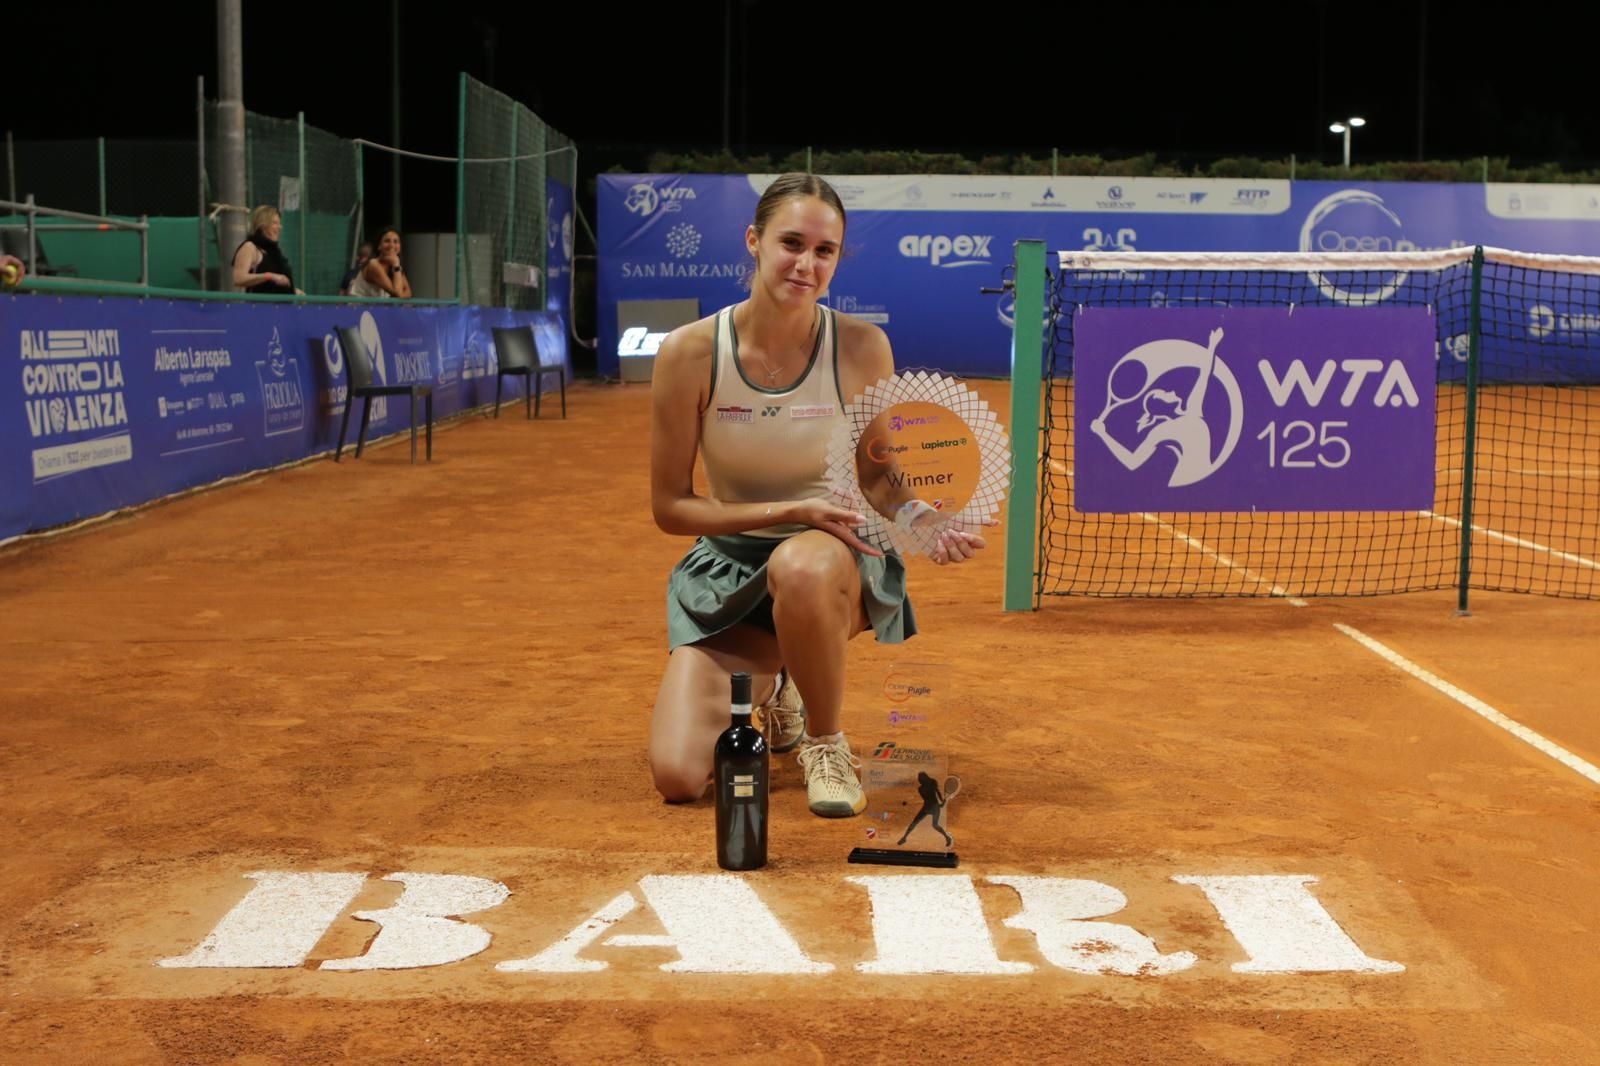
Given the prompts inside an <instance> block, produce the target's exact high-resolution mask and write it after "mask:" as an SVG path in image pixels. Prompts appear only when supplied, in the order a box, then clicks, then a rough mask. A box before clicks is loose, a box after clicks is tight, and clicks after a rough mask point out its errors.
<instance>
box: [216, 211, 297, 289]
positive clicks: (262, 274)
mask: <svg viewBox="0 0 1600 1066" xmlns="http://www.w3.org/2000/svg"><path fill="white" fill-rule="evenodd" d="M282 232H283V216H281V215H280V214H278V209H277V208H276V207H272V206H270V205H267V204H262V205H261V206H260V207H258V208H256V209H255V210H254V211H252V212H250V236H248V237H246V238H245V241H244V243H243V244H241V245H239V247H238V249H237V250H235V251H234V253H233V284H234V287H235V288H237V289H239V290H240V291H241V292H249V293H257V294H268V295H273V294H275V295H282V296H292V295H295V294H299V295H302V296H303V295H305V294H304V293H301V292H300V290H299V289H297V288H295V287H294V277H293V275H291V274H290V273H289V257H288V256H286V255H284V254H283V249H282V248H279V247H278V235H279V234H281V233H282Z"/></svg>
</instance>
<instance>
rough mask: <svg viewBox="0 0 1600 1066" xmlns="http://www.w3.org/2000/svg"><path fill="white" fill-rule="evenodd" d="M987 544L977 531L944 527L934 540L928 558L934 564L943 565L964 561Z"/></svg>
mask: <svg viewBox="0 0 1600 1066" xmlns="http://www.w3.org/2000/svg"><path fill="white" fill-rule="evenodd" d="M988 546H989V542H988V541H986V540H984V539H983V537H982V536H980V535H979V534H977V533H968V532H967V531H965V530H962V529H946V530H944V531H943V532H941V533H940V534H939V539H938V540H937V541H935V542H934V545H933V550H932V551H931V552H929V553H928V558H930V559H932V560H933V561H934V563H935V564H937V565H939V566H943V565H944V564H945V563H964V562H966V561H967V560H968V559H970V558H972V557H973V556H974V555H976V554H977V553H978V551H979V550H980V549H983V548H986V547H988Z"/></svg>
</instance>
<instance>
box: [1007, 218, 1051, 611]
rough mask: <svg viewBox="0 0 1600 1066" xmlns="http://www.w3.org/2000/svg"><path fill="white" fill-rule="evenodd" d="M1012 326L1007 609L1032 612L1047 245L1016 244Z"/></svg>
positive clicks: (1032, 243) (1022, 242)
mask: <svg viewBox="0 0 1600 1066" xmlns="http://www.w3.org/2000/svg"><path fill="white" fill-rule="evenodd" d="M1014 248H1015V252H1014V256H1015V258H1014V262H1015V264H1016V274H1015V285H1016V306H1015V318H1014V321H1013V323H1012V326H1011V491H1010V493H1009V494H1008V495H1007V497H1006V557H1005V609H1006V610H1008V611H1026V610H1030V609H1032V608H1033V607H1034V598H1033V592H1034V588H1033V580H1034V572H1033V564H1034V556H1033V544H1034V541H1033V536H1034V524H1035V517H1034V516H1035V506H1036V504H1037V503H1038V496H1039V425H1040V421H1039V390H1040V388H1041V384H1040V382H1041V381H1042V380H1043V378H1044V374H1043V355H1042V353H1043V350H1044V282H1045V265H1044V255H1045V249H1044V242H1043V241H1017V242H1016V244H1015V246H1014Z"/></svg>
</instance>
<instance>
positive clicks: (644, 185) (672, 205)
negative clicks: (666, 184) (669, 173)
mask: <svg viewBox="0 0 1600 1066" xmlns="http://www.w3.org/2000/svg"><path fill="white" fill-rule="evenodd" d="M693 199H695V195H694V190H693V189H691V188H690V187H689V186H687V185H675V186H672V187H670V188H666V189H657V188H656V187H655V186H654V185H651V184H649V183H648V182H643V181H641V182H639V183H638V184H637V185H634V186H633V187H632V188H630V189H629V190H628V193H627V195H626V196H625V197H624V198H623V200H622V206H624V207H626V208H627V209H628V210H629V211H630V212H632V213H633V214H635V215H644V216H645V217H647V218H648V217H649V216H650V215H653V214H655V213H656V212H657V211H658V210H659V211H660V212H661V213H662V214H669V213H671V212H673V211H682V210H683V204H684V201H685V200H693Z"/></svg>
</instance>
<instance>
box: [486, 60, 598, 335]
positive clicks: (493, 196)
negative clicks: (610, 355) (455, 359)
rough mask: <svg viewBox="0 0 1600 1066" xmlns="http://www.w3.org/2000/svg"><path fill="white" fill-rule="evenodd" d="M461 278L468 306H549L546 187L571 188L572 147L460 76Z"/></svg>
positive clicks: (527, 112) (502, 96)
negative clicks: (546, 289) (547, 184)
mask: <svg viewBox="0 0 1600 1066" xmlns="http://www.w3.org/2000/svg"><path fill="white" fill-rule="evenodd" d="M460 105H461V106H460V117H461V129H460V141H459V145H458V151H459V155H460V157H461V163H460V168H459V171H458V173H459V175H460V177H459V188H458V191H457V234H456V240H457V263H458V265H457V276H458V277H460V278H461V279H462V287H463V291H464V293H465V296H466V301H465V302H467V303H473V304H488V305H499V306H505V307H518V308H539V307H543V306H544V293H543V291H542V290H543V288H544V286H545V284H546V279H547V277H548V273H547V268H548V265H549V264H548V261H547V254H546V252H547V248H548V244H547V242H546V240H545V236H546V228H547V227H548V225H549V224H550V220H549V218H548V217H547V216H548V210H547V198H546V191H545V181H546V179H547V178H548V179H550V180H554V181H558V182H560V183H562V184H564V185H568V186H571V185H573V184H574V183H575V176H576V173H577V151H576V147H575V146H574V145H573V143H572V140H571V139H570V138H568V137H567V136H566V135H564V134H562V133H561V132H559V131H558V130H556V129H554V128H552V127H551V126H549V125H548V124H546V123H545V122H544V121H543V120H542V119H540V118H539V116H538V115H536V114H534V113H533V112H532V111H530V110H528V108H526V107H524V106H523V105H521V104H519V103H517V102H516V101H515V100H513V99H511V97H509V96H506V95H505V94H504V93H501V92H497V91H496V90H494V89H491V88H490V87H489V86H487V85H485V84H483V83H482V82H479V81H475V80H474V79H472V78H470V77H468V76H467V75H465V74H463V75H462V76H461V102H460Z"/></svg>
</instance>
